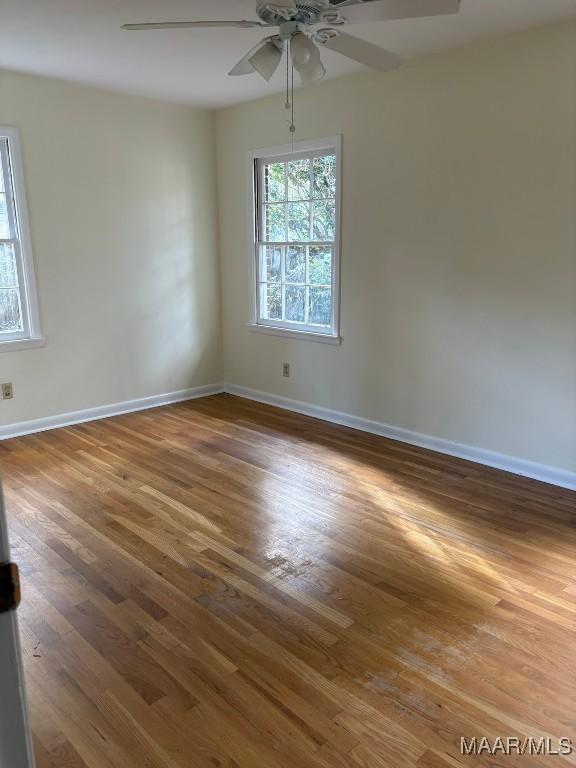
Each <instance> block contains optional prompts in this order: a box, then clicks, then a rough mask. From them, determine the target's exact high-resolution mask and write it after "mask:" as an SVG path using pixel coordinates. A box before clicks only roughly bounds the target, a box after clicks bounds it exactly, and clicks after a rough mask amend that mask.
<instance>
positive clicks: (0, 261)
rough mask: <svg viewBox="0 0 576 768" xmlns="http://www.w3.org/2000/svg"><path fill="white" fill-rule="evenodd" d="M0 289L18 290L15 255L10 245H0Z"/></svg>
mask: <svg viewBox="0 0 576 768" xmlns="http://www.w3.org/2000/svg"><path fill="white" fill-rule="evenodd" d="M0 288H18V272H17V271H16V254H15V252H14V246H13V245H12V243H0Z"/></svg>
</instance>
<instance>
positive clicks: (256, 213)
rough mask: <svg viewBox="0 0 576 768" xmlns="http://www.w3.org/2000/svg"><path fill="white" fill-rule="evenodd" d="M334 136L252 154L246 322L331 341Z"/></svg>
mask: <svg viewBox="0 0 576 768" xmlns="http://www.w3.org/2000/svg"><path fill="white" fill-rule="evenodd" d="M340 148H341V140H340V138H339V137H338V138H335V139H327V140H324V141H318V142H309V143H299V144H296V145H295V147H294V149H292V148H291V147H290V146H289V147H276V148H274V149H272V150H266V151H262V152H255V153H251V155H250V174H251V178H252V179H253V185H252V195H251V197H252V200H253V223H254V226H253V227H251V231H252V233H253V236H252V242H251V256H252V259H253V267H254V268H253V283H252V289H253V306H252V321H251V325H252V326H253V327H254V328H255V329H256V330H262V331H266V332H268V333H279V334H280V335H290V336H291V335H294V334H301V335H302V336H304V335H305V336H306V337H308V338H311V339H317V340H319V341H331V342H332V343H337V342H338V340H339V339H338V335H339V328H338V316H339V306H338V305H339V244H340V241H339V237H340V235H339V229H340V156H341V151H340Z"/></svg>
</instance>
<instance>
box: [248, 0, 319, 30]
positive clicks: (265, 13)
mask: <svg viewBox="0 0 576 768" xmlns="http://www.w3.org/2000/svg"><path fill="white" fill-rule="evenodd" d="M295 6H296V9H297V12H296V13H295V14H291V15H290V17H289V18H286V7H285V6H283V5H282V4H280V3H274V0H259V2H258V8H257V13H258V16H259V17H260V18H261V19H262V21H264V22H265V23H266V24H271V25H278V26H279V25H280V24H282V23H284V22H286V21H296V22H298V23H300V24H315V23H316V22H317V21H319V19H320V17H321V15H322V12H323V11H326V10H327V9H329V8H330V0H302V2H299V1H298V0H297V2H296V3H295Z"/></svg>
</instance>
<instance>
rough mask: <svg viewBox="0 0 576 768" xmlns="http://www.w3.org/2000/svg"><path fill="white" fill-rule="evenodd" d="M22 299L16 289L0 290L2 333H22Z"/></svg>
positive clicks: (0, 325)
mask: <svg viewBox="0 0 576 768" xmlns="http://www.w3.org/2000/svg"><path fill="white" fill-rule="evenodd" d="M22 330H24V329H23V326H22V312H21V311H20V297H19V295H18V291H17V290H16V289H14V288H9V289H7V290H6V289H3V288H1V289H0V333H8V332H10V333H14V332H16V331H22Z"/></svg>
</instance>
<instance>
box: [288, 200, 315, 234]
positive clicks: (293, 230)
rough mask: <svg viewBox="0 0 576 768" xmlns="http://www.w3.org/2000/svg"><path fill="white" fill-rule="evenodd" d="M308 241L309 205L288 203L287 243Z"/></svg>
mask: <svg viewBox="0 0 576 768" xmlns="http://www.w3.org/2000/svg"><path fill="white" fill-rule="evenodd" d="M309 239H310V203H288V241H289V242H293V241H295V240H300V241H301V240H309Z"/></svg>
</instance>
